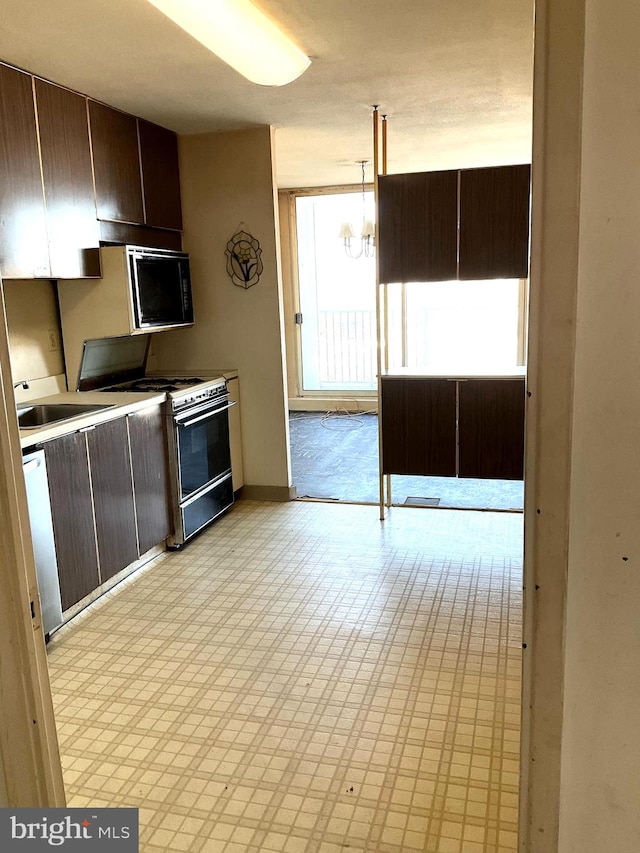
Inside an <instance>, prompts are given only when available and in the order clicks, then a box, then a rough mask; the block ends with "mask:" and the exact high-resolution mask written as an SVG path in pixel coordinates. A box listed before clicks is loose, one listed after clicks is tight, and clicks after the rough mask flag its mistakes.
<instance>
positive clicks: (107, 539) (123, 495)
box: [86, 418, 138, 582]
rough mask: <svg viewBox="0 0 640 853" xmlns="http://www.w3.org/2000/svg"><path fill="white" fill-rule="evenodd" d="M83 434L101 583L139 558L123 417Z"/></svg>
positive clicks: (125, 426) (125, 423)
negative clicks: (94, 519)
mask: <svg viewBox="0 0 640 853" xmlns="http://www.w3.org/2000/svg"><path fill="white" fill-rule="evenodd" d="M86 435H87V444H88V446H89V461H90V464H91V483H92V486H93V504H94V507H95V518H96V536H97V539H98V554H99V557H100V580H101V581H102V582H104V581H106V580H109V578H111V577H113V576H114V575H115V574H117V573H118V572H119V571H121V570H122V569H124V568H126V566H128V565H129V564H130V563H133V562H135V561H136V560H137V559H138V540H137V536H136V521H135V508H134V500H133V483H132V480H131V461H130V458H129V442H128V437H127V421H126V418H118V419H117V420H113V421H107V422H106V423H103V424H98V426H96V427H95V429H92V430H90V431H89V432H87V433H86Z"/></svg>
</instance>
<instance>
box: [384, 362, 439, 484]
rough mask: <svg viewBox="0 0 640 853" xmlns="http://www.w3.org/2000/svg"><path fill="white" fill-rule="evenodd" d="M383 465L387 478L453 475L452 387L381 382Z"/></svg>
mask: <svg viewBox="0 0 640 853" xmlns="http://www.w3.org/2000/svg"><path fill="white" fill-rule="evenodd" d="M382 465H383V471H384V473H385V474H415V475H420V474H425V475H431V476H433V477H453V476H455V473H456V383H455V382H450V381H448V380H446V379H396V378H389V379H383V380H382Z"/></svg>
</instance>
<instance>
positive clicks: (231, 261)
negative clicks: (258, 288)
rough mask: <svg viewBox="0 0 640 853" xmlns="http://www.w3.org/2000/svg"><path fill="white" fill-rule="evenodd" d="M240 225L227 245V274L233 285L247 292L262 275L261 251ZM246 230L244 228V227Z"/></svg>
mask: <svg viewBox="0 0 640 853" xmlns="http://www.w3.org/2000/svg"><path fill="white" fill-rule="evenodd" d="M243 226H244V222H241V223H240V226H239V228H238V231H236V233H235V234H234V235H233V237H232V238H231V239H230V240H229V242H228V243H227V248H226V249H225V255H226V256H227V273H228V275H229V276H230V278H231V281H232V282H233V283H234V284H237V285H238V287H244V288H245V290H247V289H248V288H249V287H253V285H254V284H257V283H258V282H259V281H260V276H261V275H262V270H263V266H262V249H261V248H260V243H259V242H258V241H257V240H256V238H255V237H252V236H251V234H249V232H248V231H246V230H245V229H244V228H243ZM245 228H246V226H245Z"/></svg>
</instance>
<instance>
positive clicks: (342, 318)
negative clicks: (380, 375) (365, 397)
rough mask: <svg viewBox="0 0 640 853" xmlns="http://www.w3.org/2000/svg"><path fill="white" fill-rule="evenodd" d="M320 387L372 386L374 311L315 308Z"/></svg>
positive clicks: (373, 372)
mask: <svg viewBox="0 0 640 853" xmlns="http://www.w3.org/2000/svg"><path fill="white" fill-rule="evenodd" d="M318 348H319V353H318V356H319V365H318V367H319V379H320V388H321V389H324V388H335V389H344V390H349V389H359V390H367V389H371V390H373V389H374V388H375V387H376V313H375V311H319V312H318Z"/></svg>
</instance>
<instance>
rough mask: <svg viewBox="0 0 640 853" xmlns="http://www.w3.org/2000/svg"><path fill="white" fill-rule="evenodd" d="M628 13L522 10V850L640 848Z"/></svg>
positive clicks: (631, 21) (633, 158) (578, 0)
mask: <svg viewBox="0 0 640 853" xmlns="http://www.w3.org/2000/svg"><path fill="white" fill-rule="evenodd" d="M639 36H640V6H639V5H638V3H637V0H538V2H537V4H536V70H535V81H536V85H535V89H534V156H533V208H532V209H533V230H532V268H531V331H532V336H531V343H532V346H531V351H530V377H529V380H530V381H529V384H528V388H529V391H530V393H531V397H530V400H529V406H528V416H527V480H526V490H527V491H526V501H525V503H526V519H525V531H526V533H525V602H526V619H525V637H524V639H525V644H526V649H525V652H524V661H525V670H524V675H525V678H524V683H525V695H524V703H523V709H524V718H523V763H522V769H523V777H522V779H523V784H522V792H521V814H522V824H521V837H520V849H521V850H522V851H526V853H556V851H560V853H604V851H615V853H635V851H636V850H638V846H639V843H640V842H639V839H640V808H639V807H638V802H639V796H640V772H639V769H638V768H639V766H640V763H639V758H638V756H640V666H639V663H638V661H639V660H640V444H639V443H638V440H637V433H638V426H637V425H638V423H639V422H640V390H639V389H640V384H639V380H638V373H639V368H640V334H639V333H638V322H639V320H640V283H639V282H638V280H637V279H638V274H639V270H640V240H639V238H638V230H639V227H638V226H639V223H640V157H639V155H638V140H639V139H640V109H639V108H638V94H637V93H638V91H640V52H639V51H638V38H639Z"/></svg>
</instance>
